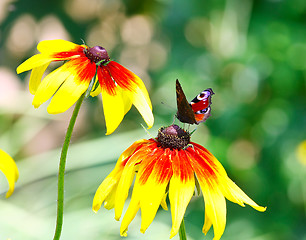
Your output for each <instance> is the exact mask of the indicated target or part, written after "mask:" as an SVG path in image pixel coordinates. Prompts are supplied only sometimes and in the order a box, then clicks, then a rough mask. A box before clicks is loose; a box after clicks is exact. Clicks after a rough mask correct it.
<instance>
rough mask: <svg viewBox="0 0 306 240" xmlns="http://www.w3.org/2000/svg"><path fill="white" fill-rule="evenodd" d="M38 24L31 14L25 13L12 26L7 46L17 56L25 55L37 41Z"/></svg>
mask: <svg viewBox="0 0 306 240" xmlns="http://www.w3.org/2000/svg"><path fill="white" fill-rule="evenodd" d="M36 29H37V24H36V22H35V20H34V18H33V17H32V16H31V15H28V14H25V15H22V16H21V17H20V18H18V19H17V20H16V22H15V23H14V26H13V27H12V29H11V31H10V33H9V37H8V40H7V42H6V46H7V48H8V49H9V50H10V51H11V53H12V54H14V55H15V56H17V57H20V56H23V55H24V53H25V52H27V51H28V50H29V49H31V48H32V46H33V45H34V43H35V38H36Z"/></svg>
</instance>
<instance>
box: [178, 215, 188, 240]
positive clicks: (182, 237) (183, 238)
mask: <svg viewBox="0 0 306 240" xmlns="http://www.w3.org/2000/svg"><path fill="white" fill-rule="evenodd" d="M179 235H180V240H187V236H186V229H185V222H184V218H183V220H182V222H181V226H180V230H179Z"/></svg>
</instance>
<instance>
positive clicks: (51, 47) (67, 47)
mask: <svg viewBox="0 0 306 240" xmlns="http://www.w3.org/2000/svg"><path fill="white" fill-rule="evenodd" d="M79 46H80V45H77V44H75V43H72V42H69V41H66V40H62V39H55V40H45V41H41V42H40V43H39V44H38V45H37V49H38V51H40V52H41V53H47V54H50V53H56V52H68V51H71V50H73V49H76V48H78V47H79Z"/></svg>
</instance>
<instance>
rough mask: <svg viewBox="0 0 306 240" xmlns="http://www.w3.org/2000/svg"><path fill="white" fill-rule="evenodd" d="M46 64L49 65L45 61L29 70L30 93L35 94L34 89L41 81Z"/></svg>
mask: <svg viewBox="0 0 306 240" xmlns="http://www.w3.org/2000/svg"><path fill="white" fill-rule="evenodd" d="M48 66H49V63H46V64H44V65H41V66H39V67H36V68H33V70H32V72H31V77H30V82H29V90H30V93H31V94H33V95H35V93H36V90H37V88H38V86H39V85H40V83H41V79H42V76H43V74H44V72H45V71H46V69H47V67H48Z"/></svg>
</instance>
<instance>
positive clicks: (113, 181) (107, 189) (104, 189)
mask: <svg viewBox="0 0 306 240" xmlns="http://www.w3.org/2000/svg"><path fill="white" fill-rule="evenodd" d="M122 170H123V168H122V169H120V170H119V171H118V169H116V170H115V169H114V170H113V171H112V172H111V173H110V174H109V175H108V176H107V177H106V178H105V179H104V181H103V182H102V183H101V184H100V186H99V188H98V189H97V191H96V194H95V196H94V199H93V203H92V210H93V211H94V212H95V213H96V212H97V211H98V210H99V209H100V207H101V204H102V203H103V202H104V200H105V199H106V198H107V197H108V195H109V194H110V193H111V192H113V191H114V188H116V186H117V184H118V181H119V179H120V176H121V172H122Z"/></svg>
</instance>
